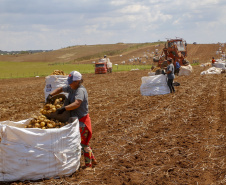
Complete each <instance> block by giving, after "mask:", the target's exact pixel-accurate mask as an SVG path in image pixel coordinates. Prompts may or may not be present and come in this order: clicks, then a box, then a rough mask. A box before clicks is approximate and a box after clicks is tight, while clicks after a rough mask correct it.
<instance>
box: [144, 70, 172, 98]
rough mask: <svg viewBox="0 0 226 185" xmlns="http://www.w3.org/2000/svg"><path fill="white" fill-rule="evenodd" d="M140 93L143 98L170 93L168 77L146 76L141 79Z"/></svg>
mask: <svg viewBox="0 0 226 185" xmlns="http://www.w3.org/2000/svg"><path fill="white" fill-rule="evenodd" d="M141 81H142V84H141V86H140V92H141V94H142V95H143V96H154V95H161V94H168V93H170V90H169V87H168V85H167V79H166V75H163V74H161V75H155V76H144V77H142V78H141Z"/></svg>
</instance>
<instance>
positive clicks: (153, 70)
mask: <svg viewBox="0 0 226 185" xmlns="http://www.w3.org/2000/svg"><path fill="white" fill-rule="evenodd" d="M159 69H161V68H160V67H155V68H154V69H152V70H151V72H156V71H157V70H159Z"/></svg>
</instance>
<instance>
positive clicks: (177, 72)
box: [175, 61, 180, 76]
mask: <svg viewBox="0 0 226 185" xmlns="http://www.w3.org/2000/svg"><path fill="white" fill-rule="evenodd" d="M179 72H180V63H179V62H178V61H176V65H175V74H176V75H177V76H178V74H179Z"/></svg>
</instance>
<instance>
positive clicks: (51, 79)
mask: <svg viewBox="0 0 226 185" xmlns="http://www.w3.org/2000/svg"><path fill="white" fill-rule="evenodd" d="M67 78H68V76H64V75H50V76H47V77H46V78H45V82H46V85H45V88H44V93H45V100H46V98H47V96H48V95H49V94H50V93H51V92H52V91H53V90H55V89H57V88H59V87H63V86H65V85H68V82H67ZM62 94H64V95H65V96H66V97H67V96H68V93H62Z"/></svg>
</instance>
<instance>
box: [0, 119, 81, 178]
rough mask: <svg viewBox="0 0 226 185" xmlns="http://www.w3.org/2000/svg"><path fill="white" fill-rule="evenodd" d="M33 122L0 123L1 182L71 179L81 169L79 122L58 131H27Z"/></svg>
mask: <svg viewBox="0 0 226 185" xmlns="http://www.w3.org/2000/svg"><path fill="white" fill-rule="evenodd" d="M29 121H30V119H27V120H22V121H19V122H12V121H3V122H0V134H1V135H0V137H1V142H0V181H17V180H20V181H24V180H38V179H43V178H52V177H53V178H54V177H60V176H69V175H71V174H72V173H74V172H75V171H76V170H77V169H78V168H79V166H80V158H81V146H80V142H81V136H80V132H79V121H78V119H76V120H75V121H74V122H72V123H70V124H68V125H66V126H64V127H61V128H54V129H45V130H44V129H38V128H24V127H25V125H27V124H28V123H29Z"/></svg>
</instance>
